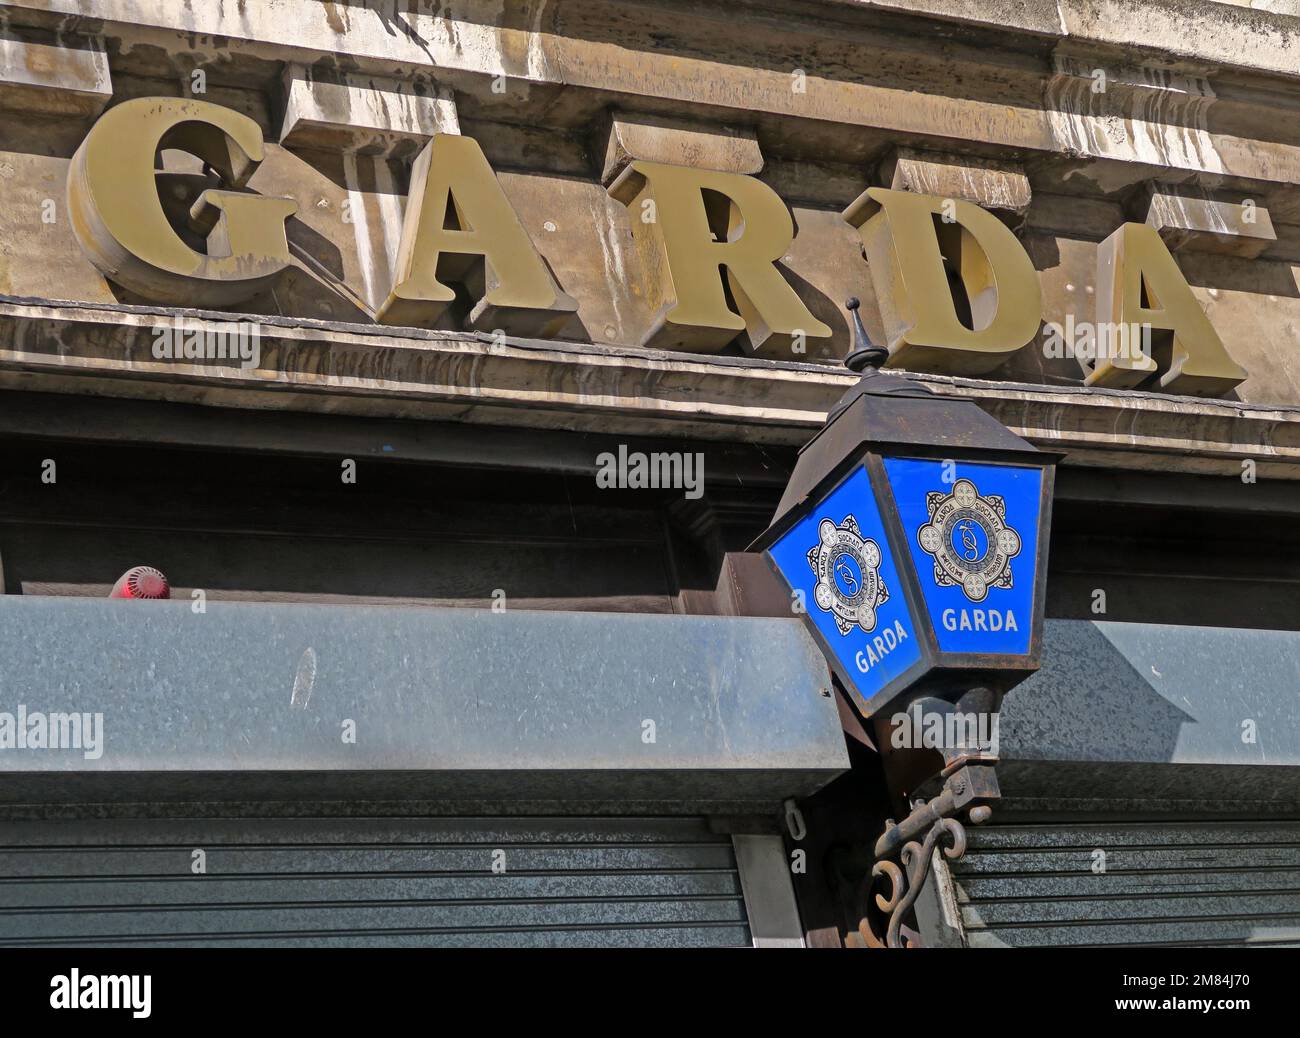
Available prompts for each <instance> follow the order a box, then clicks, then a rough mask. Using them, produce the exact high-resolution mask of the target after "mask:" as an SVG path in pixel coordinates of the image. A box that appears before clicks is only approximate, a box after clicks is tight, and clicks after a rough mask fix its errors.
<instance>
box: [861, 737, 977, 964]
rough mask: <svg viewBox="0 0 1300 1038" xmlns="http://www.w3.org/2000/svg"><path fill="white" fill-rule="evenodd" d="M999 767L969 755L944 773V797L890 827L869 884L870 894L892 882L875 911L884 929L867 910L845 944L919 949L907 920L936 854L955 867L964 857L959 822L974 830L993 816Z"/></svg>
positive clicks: (920, 806) (918, 805)
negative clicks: (882, 880) (938, 850)
mask: <svg viewBox="0 0 1300 1038" xmlns="http://www.w3.org/2000/svg"><path fill="white" fill-rule="evenodd" d="M995 763H996V758H995V757H992V756H985V757H978V756H969V755H968V756H964V757H962V758H961V759H959V760H957V761H954V762H953V763H952V764H951V765H949V766H948V767H947V768H945V769H944V771H943V777H944V782H943V792H941V793H940V794H939V795H938V796H936V797H934V798H933V799H931V800H929V801H928V802H927V801H919V802H917V803H916V805H915V806H914V807H913V809H912V812H911V813H910V814H909V815H908V816H907V817H906V818H904V819H903V820H902V821H901V822H894V821H893V820H892V819H891V820H890V821H889V822H888V823H887V825H886V827H885V831H884V832H883V833H881V835H880V838H879V839H877V840H876V846H875V858H876V861H875V864H874V865H873V866H872V867H871V876H870V878H869V879H867V880H866V882H867V884H868V886H869V888H870V887H872V886H874V884H875V882H876V881H877V880H878V879H879V878H880V877H881V876H884V877H887V878H888V879H889V887H890V889H889V893H888V895H886V894H884V893H881V892H878V893H876V895H875V905H874V907H875V908H876V909H878V910H879V913H880V916H881V917H882V919H883V927H881V925H880V923H881V919H878V918H877V917H876V916H875V915H874V913H873V912H872V911H871V910H870V906H868V911H867V912H866V913H865V914H864V915H863V916H862V919H861V921H860V922H859V923H858V933H857V934H852V935H850V937H849V939H848V941H847V942H846V943H847V944H848V945H849V946H850V947H868V948H915V947H920V945H921V938H920V933H919V932H918V931H917V929H916V927H915V926H914V925H910V923H909V920H911V913H912V906H913V905H914V904H915V903H916V899H917V897H919V896H920V893H921V889H922V887H923V886H924V885H925V881H926V877H927V876H929V874H930V867H931V863H932V861H933V859H934V852H935V849H936V848H937V847H942V849H943V854H944V857H946V858H947V859H948V860H949V861H956V860H957V859H958V858H960V857H961V856H962V855H963V854H965V853H966V829H965V826H964V825H963V824H962V822H961V820H960V817H961V816H963V815H964V816H965V819H966V821H967V822H968V823H969V824H971V825H983V824H984V823H985V822H987V821H988V820H989V818H990V817H991V816H992V814H993V808H992V806H991V804H992V803H993V801H996V800H997V799H998V798H999V796H1000V795H1001V794H1000V793H999V790H998V780H997V775H996V774H995V772H994V770H993V769H994V764H995ZM867 893H868V894H870V889H868V891H867ZM882 932H883V936H882Z"/></svg>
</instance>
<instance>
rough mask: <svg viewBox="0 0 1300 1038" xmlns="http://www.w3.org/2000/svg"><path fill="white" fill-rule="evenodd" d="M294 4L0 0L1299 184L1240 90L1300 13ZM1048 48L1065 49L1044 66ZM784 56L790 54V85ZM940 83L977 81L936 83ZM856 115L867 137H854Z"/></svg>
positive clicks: (35, 15) (650, 96)
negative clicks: (1225, 98) (1105, 71)
mask: <svg viewBox="0 0 1300 1038" xmlns="http://www.w3.org/2000/svg"><path fill="white" fill-rule="evenodd" d="M88 6H89V7H90V8H91V10H92V11H93V15H94V16H93V17H89V16H88V11H87V7H88ZM298 6H300V8H301V16H295V17H294V18H291V19H287V18H286V17H285V15H284V8H283V6H281V5H278V4H272V3H269V2H263V3H257V2H255V0H249V2H247V3H243V4H212V3H207V4H159V3H156V2H152V0H96V2H95V3H94V4H93V5H87V4H86V2H85V0H39V2H26V3H24V2H15V3H6V4H0V10H2V11H4V12H6V13H7V14H8V15H9V17H10V19H11V20H12V21H15V22H17V21H29V22H32V23H34V24H37V25H46V26H50V25H61V24H68V23H72V24H76V25H79V26H82V27H85V28H88V29H93V30H94V31H97V32H103V33H104V35H105V36H107V37H110V38H116V39H118V40H120V41H121V44H120V52H121V53H122V54H123V55H124V56H126V55H129V54H130V53H131V52H132V51H134V50H135V49H136V48H137V47H145V48H150V49H152V48H157V49H158V53H159V54H160V55H167V54H177V55H183V56H184V58H185V60H186V62H191V63H192V62H198V63H201V64H202V63H207V64H210V65H211V66H212V67H213V68H220V67H221V66H222V64H223V63H226V62H232V61H236V60H239V61H242V62H245V63H247V62H254V63H255V62H257V61H259V60H260V61H262V62H264V63H266V64H268V65H271V64H273V65H275V66H276V67H280V65H281V64H282V63H283V62H284V61H294V62H299V63H302V64H305V65H315V64H318V63H319V64H322V65H337V66H338V67H339V68H347V69H353V68H355V69H360V70H362V71H365V72H368V73H370V74H375V75H385V76H395V77H398V78H401V77H406V76H412V75H417V74H422V73H424V74H427V73H429V72H431V71H433V70H436V72H437V74H438V77H439V80H440V82H445V83H446V84H447V85H448V86H449V87H450V88H452V89H455V90H466V91H472V92H477V94H478V96H479V98H480V100H481V101H485V102H486V104H485V107H484V108H483V115H484V116H485V117H487V118H489V119H495V118H501V119H502V120H503V121H507V122H509V121H520V120H522V121H527V120H528V119H529V118H531V117H535V116H536V114H537V112H539V111H540V112H546V113H550V114H552V115H555V116H556V117H557V118H558V117H559V116H558V114H557V113H558V112H559V111H560V110H561V109H568V110H569V112H570V117H571V118H572V119H573V120H574V126H575V128H577V127H581V126H585V125H586V123H587V121H588V119H589V118H590V116H591V114H592V113H591V112H589V111H587V110H586V106H584V105H583V104H581V103H577V104H572V103H571V104H567V105H565V106H559V108H557V107H556V106H555V105H554V103H553V102H554V100H555V94H556V93H557V92H561V91H562V92H564V93H566V94H567V95H569V96H570V97H572V96H573V95H575V94H585V95H588V96H589V100H590V102H591V104H593V105H595V106H596V107H598V108H599V107H607V106H608V105H610V104H611V102H614V103H616V104H617V105H619V106H626V105H631V106H633V107H635V106H637V105H639V104H646V105H650V106H652V107H654V108H655V109H657V110H661V109H663V108H665V107H668V108H675V107H677V106H689V107H690V108H691V109H694V110H697V111H698V110H700V109H703V108H704V107H706V106H707V107H711V108H713V109H714V110H716V111H718V112H731V113H736V114H742V113H743V116H744V118H745V119H746V120H748V121H764V120H766V121H768V122H771V121H778V122H779V121H782V120H797V121H798V124H799V128H800V132H799V134H798V135H797V138H798V139H799V140H806V141H807V142H808V147H810V148H811V149H812V151H813V154H814V155H817V156H824V157H825V158H827V159H828V160H833V161H836V162H845V163H853V162H854V161H860V159H861V157H862V156H861V154H860V153H859V154H855V147H866V148H867V149H868V150H871V149H872V148H874V146H875V145H876V144H878V143H895V144H897V143H900V142H903V141H912V142H917V141H930V142H948V144H950V145H951V146H954V147H955V146H959V145H960V146H962V147H967V146H974V147H976V148H982V149H984V150H988V151H992V152H1001V151H1013V152H1025V151H1027V152H1038V153H1047V154H1064V155H1065V156H1067V157H1068V158H1069V159H1071V160H1072V161H1076V160H1077V161H1080V162H1082V163H1084V164H1087V163H1096V164H1099V166H1100V168H1098V169H1094V170H1087V169H1085V170H1084V171H1083V172H1082V175H1083V176H1085V177H1086V178H1088V179H1091V180H1093V181H1095V182H1096V184H1097V185H1098V186H1099V187H1101V188H1102V189H1103V190H1113V189H1115V188H1116V187H1120V186H1125V185H1128V184H1132V183H1138V182H1140V181H1141V180H1143V179H1146V178H1149V177H1151V176H1155V175H1160V174H1162V173H1167V174H1172V175H1173V176H1174V177H1175V178H1177V179H1185V178H1186V177H1187V176H1188V175H1198V174H1207V175H1210V176H1213V177H1215V178H1224V179H1226V180H1232V181H1237V182H1239V183H1242V184H1245V183H1249V182H1254V183H1255V184H1260V185H1264V184H1282V185H1296V184H1300V147H1297V146H1296V145H1295V144H1294V143H1292V142H1290V141H1289V140H1288V139H1286V138H1279V137H1276V136H1274V135H1272V134H1269V133H1265V132H1261V130H1260V127H1261V126H1267V125H1269V124H1270V123H1272V122H1276V120H1277V119H1279V118H1280V119H1283V120H1284V121H1285V120H1286V119H1290V118H1293V110H1292V109H1289V108H1283V109H1282V110H1283V114H1281V115H1279V114H1278V110H1279V108H1282V105H1283V102H1281V101H1279V100H1278V98H1274V99H1273V100H1263V99H1262V98H1264V97H1266V96H1267V95H1266V94H1265V93H1261V92H1260V91H1259V90H1258V89H1257V88H1258V86H1259V85H1260V84H1261V82H1263V81H1264V80H1269V79H1271V80H1273V81H1275V91H1274V92H1275V93H1277V92H1278V91H1281V92H1282V93H1284V92H1285V91H1287V90H1289V89H1291V88H1292V87H1293V85H1294V83H1295V81H1296V79H1297V77H1300V18H1297V17H1294V16H1291V15H1284V14H1277V13H1274V12H1268V11H1261V10H1255V9H1252V8H1243V7H1236V6H1230V5H1227V4H1220V3H1212V2H1200V0H1146V2H1144V3H1142V4H1140V5H1139V4H1133V3H1131V2H1124V0H1013V2H1007V0H951V2H949V0H819V2H816V3H813V2H808V3H804V4H801V5H797V6H795V5H789V6H782V7H781V8H780V10H779V13H778V10H777V5H775V3H774V4H773V9H772V10H770V11H765V10H764V9H763V8H761V7H759V6H757V5H756V6H752V7H746V8H745V9H744V10H743V11H738V10H735V9H732V8H726V7H718V8H716V9H713V10H711V9H710V8H708V7H707V6H703V5H690V6H687V7H679V6H676V5H673V4H671V3H667V2H664V3H644V4H616V3H611V2H606V0H537V2H536V3H534V4H532V5H529V6H525V5H523V4H522V3H521V4H504V5H503V4H500V3H495V4H490V3H475V2H472V0H471V2H467V3H464V4H458V5H455V6H454V7H453V8H451V9H450V10H444V9H433V8H426V7H424V6H423V5H413V9H407V8H406V7H405V5H400V4H399V5H388V4H376V5H348V4H330V3H324V2H318V0H303V2H302V3H301V5H298ZM828 13H833V14H834V15H835V17H834V18H830V19H828V18H827V17H826V14H828ZM972 34H975V36H977V37H978V38H977V39H976V38H973V37H972ZM940 41H942V44H943V46H942V47H941V48H940V47H937V46H935V45H934V44H936V43H938V42H940ZM992 41H996V45H990V44H991V42H992ZM1058 49H1060V50H1061V51H1062V52H1063V53H1064V52H1068V54H1069V55H1070V59H1071V60H1070V61H1068V62H1065V65H1063V66H1061V67H1056V66H1057V65H1060V63H1059V62H1057V63H1055V64H1054V62H1053V58H1052V55H1053V54H1054V53H1055V52H1056V51H1057V50H1058ZM1094 51H1097V52H1100V53H1106V52H1113V53H1118V52H1119V51H1123V52H1124V54H1125V61H1128V62H1131V61H1132V60H1134V58H1135V57H1136V58H1138V60H1140V61H1144V62H1148V63H1149V64H1150V65H1151V68H1149V69H1139V70H1137V72H1136V74H1134V75H1128V74H1126V73H1118V74H1117V75H1116V77H1115V79H1114V85H1115V89H1114V90H1113V91H1111V92H1110V93H1109V94H1096V93H1094V92H1093V90H1092V85H1093V84H1092V82H1091V80H1090V79H1089V78H1087V77H1088V74H1089V72H1090V69H1089V67H1088V66H1089V65H1090V62H1089V61H1083V62H1082V63H1081V64H1080V63H1079V62H1080V58H1081V57H1082V56H1084V55H1090V54H1092V53H1093V52H1094ZM1099 61H1100V63H1101V64H1102V65H1106V64H1108V62H1106V61H1104V60H1100V59H1099ZM1076 65H1077V69H1076V67H1075V66H1076ZM1066 66H1068V67H1066ZM796 67H798V68H800V69H802V70H803V72H804V73H805V74H806V82H805V87H806V89H803V90H799V91H796V90H793V89H792V87H791V82H792V80H791V76H792V74H793V72H794V71H795V68H796ZM1080 69H1081V70H1083V75H1082V76H1081V75H1078V74H1076V73H1077V71H1078V70H1080ZM1115 71H1117V72H1118V70H1115ZM154 74H157V73H156V72H155V73H154ZM1238 74H1240V76H1242V77H1244V81H1245V82H1248V83H1249V84H1250V85H1251V89H1250V90H1248V91H1246V93H1247V94H1248V95H1249V99H1248V100H1246V101H1243V100H1242V99H1241V98H1234V100H1233V103H1232V105H1226V104H1220V103H1219V101H1218V98H1217V96H1216V93H1215V90H1216V88H1217V85H1218V83H1219V81H1220V80H1221V79H1223V78H1224V77H1225V76H1227V77H1228V78H1231V76H1234V75H1238ZM1210 76H1213V77H1214V83H1215V87H1211V86H1210V79H1209V78H1208V77H1210ZM497 79H502V80H504V81H506V82H509V83H511V84H512V88H511V91H510V92H509V96H504V97H502V98H500V99H499V100H498V101H494V100H493V99H492V97H491V95H490V94H488V92H487V90H486V86H487V83H488V82H489V81H491V80H497ZM942 84H949V85H950V86H951V85H954V84H979V87H978V89H976V88H974V87H970V86H963V87H961V88H959V89H956V90H953V91H951V92H945V90H944V89H943V88H942V86H941V85H942ZM1187 84H1191V85H1190V87H1189V86H1188V85H1187ZM485 95H486V96H485ZM533 96H536V97H537V98H538V99H539V100H538V107H536V108H530V107H529V106H530V103H531V101H530V99H531V98H532V97H533ZM1280 96H1281V94H1278V97H1280ZM1274 101H1277V102H1278V103H1276V104H1275V103H1274ZM1212 105H1216V106H1217V107H1215V108H1214V109H1213V112H1214V115H1213V118H1211V117H1210V114H1209V113H1210V111H1211V106H1212ZM1230 109H1231V110H1230ZM678 114H681V113H680V112H679V113H678ZM764 132H767V133H768V135H769V136H771V137H773V138H776V137H780V136H783V135H787V134H786V133H785V130H784V128H781V129H767V130H765V131H764ZM870 133H879V134H881V135H883V137H882V139H881V140H879V141H877V140H874V139H871V138H870V137H868V138H867V139H865V140H864V139H861V138H862V137H863V135H864V134H870ZM850 135H852V136H850ZM761 136H762V133H760V137H761ZM855 138H857V139H855ZM763 143H764V146H765V147H766V146H767V143H768V142H767V141H766V140H764V141H763ZM774 154H775V150H774ZM1216 182H1217V181H1216Z"/></svg>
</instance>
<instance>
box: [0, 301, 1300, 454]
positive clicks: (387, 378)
mask: <svg viewBox="0 0 1300 1038" xmlns="http://www.w3.org/2000/svg"><path fill="white" fill-rule="evenodd" d="M178 317H180V318H183V319H184V325H183V326H184V328H185V329H186V331H190V330H193V329H196V328H199V329H202V328H206V327H217V325H218V324H219V323H220V322H222V321H229V320H230V319H232V318H231V316H230V315H217V314H211V313H206V314H205V313H200V312H194V311H188V312H187V311H178V310H168V309H161V308H148V307H126V306H108V305H89V304H80V303H45V302H39V301H33V300H23V299H14V298H11V297H0V388H6V389H29V390H37V391H44V392H56V393H86V394H92V395H100V396H113V397H127V398H135V399H151V400H169V401H176V402H184V403H198V404H207V405H213V406H225V407H244V408H268V409H282V410H291V411H304V412H319V413H327V414H352V415H368V416H382V417H388V418H422V419H438V420H444V421H445V420H455V421H464V422H470V423H494V424H502V425H508V426H516V427H523V428H546V429H572V430H584V431H592V432H601V433H609V434H615V435H628V436H669V437H684V438H699V439H704V440H717V441H733V442H734V441H741V442H749V443H772V444H787V445H794V444H800V443H803V442H804V441H806V440H807V439H808V438H809V437H810V436H811V435H812V433H813V432H814V431H815V430H816V429H817V428H818V427H819V426H820V425H821V424H822V422H823V421H824V419H825V415H826V411H827V410H828V409H829V408H830V407H831V406H832V405H833V404H834V403H835V401H836V400H837V399H838V398H839V397H840V395H841V394H842V393H843V392H844V391H845V390H846V389H848V388H849V387H850V386H851V385H852V384H853V382H854V379H855V377H856V376H854V375H851V374H849V373H848V372H845V371H842V370H840V369H837V368H828V367H825V366H820V365H814V364H794V363H789V362H774V361H763V360H755V359H748V358H744V359H742V358H732V357H702V356H698V355H684V354H675V353H666V352H658V351H652V350H639V349H631V348H624V347H612V346H603V345H589V344H581V343H565V342H557V341H539V340H520V339H508V340H505V341H501V340H493V339H492V338H491V337H490V336H481V335H474V334H468V333H452V332H434V331H421V330H417V329H381V328H376V327H373V326H368V325H352V324H332V323H326V322H315V321H301V320H288V319H283V318H259V319H258V321H259V327H260V349H261V366H260V367H255V368H251V369H249V370H244V369H242V368H241V367H240V366H239V365H238V363H237V362H233V363H232V362H230V361H225V360H212V361H201V360H199V361H169V360H158V359H155V357H154V356H153V353H152V347H153V343H154V340H155V334H154V329H155V328H156V327H158V326H159V325H161V324H163V323H165V322H167V321H172V322H175V320H176V319H177V318H178ZM208 322H213V323H211V324H209V323H208ZM909 377H912V378H914V379H916V380H917V381H918V382H922V383H924V384H925V385H927V386H928V387H930V388H931V389H932V390H933V391H934V392H936V393H940V394H952V395H961V396H968V397H970V398H972V399H974V400H975V401H976V402H977V403H979V404H980V406H981V407H983V408H984V409H985V410H987V411H988V412H989V413H990V414H992V415H993V416H994V417H995V418H997V419H998V420H999V421H1001V422H1003V423H1004V424H1006V425H1007V426H1009V427H1010V428H1011V429H1012V430H1014V431H1015V432H1017V433H1018V434H1020V435H1022V436H1024V437H1026V438H1027V439H1029V440H1030V441H1031V442H1033V443H1035V444H1037V445H1038V446H1040V447H1043V448H1045V449H1049V450H1054V451H1060V452H1062V453H1064V454H1065V455H1066V456H1067V459H1068V463H1070V464H1079V465H1102V466H1109V467H1117V468H1131V469H1158V470H1161V471H1182V472H1202V473H1222V474H1226V475H1230V476H1239V475H1240V473H1241V471H1242V463H1243V462H1244V461H1247V460H1253V461H1254V462H1255V463H1256V465H1257V466H1258V474H1259V476H1260V477H1261V478H1286V479H1300V407H1295V406H1278V407H1269V406H1261V405H1257V404H1244V403H1239V402H1236V401H1228V400H1209V399H1201V398H1189V397H1171V396H1163V395H1160V394H1154V393H1143V392H1133V391H1128V392H1125V391H1110V390H1098V389H1085V388H1083V387H1082V386H1031V385H1025V384H1023V383H1012V382H995V381H990V380H984V379H966V378H953V377H943V376H937V375H924V376H923V375H911V376H909Z"/></svg>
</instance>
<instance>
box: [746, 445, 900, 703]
mask: <svg viewBox="0 0 1300 1038" xmlns="http://www.w3.org/2000/svg"><path fill="white" fill-rule="evenodd" d="M769 554H770V556H771V559H772V562H773V563H774V564H775V565H776V567H777V569H779V570H780V572H781V575H782V576H783V577H784V578H785V580H786V582H787V583H788V584H789V585H790V587H791V589H792V590H793V591H794V592H795V593H796V594H797V593H799V592H802V598H803V606H804V608H805V609H806V611H807V614H808V618H809V619H810V620H811V621H812V624H813V627H814V629H815V631H816V633H817V636H818V638H819V640H820V641H821V643H822V646H823V648H824V649H825V650H826V651H828V652H829V653H830V654H831V656H832V657H833V658H834V662H835V663H836V664H837V669H838V670H839V671H840V673H841V674H844V675H848V676H849V677H850V687H855V690H856V691H857V692H858V694H859V695H860V696H861V697H862V698H863V700H869V699H870V698H871V697H872V696H873V695H875V694H876V693H877V692H879V691H880V690H881V689H883V688H884V687H885V686H886V685H887V684H889V683H890V682H891V681H893V680H895V679H896V678H899V677H901V676H902V675H903V674H904V673H905V672H906V671H907V670H908V668H910V667H912V666H913V665H915V664H916V663H918V662H919V661H920V659H921V644H920V638H918V636H917V631H916V626H915V624H914V622H913V620H912V617H911V615H910V614H909V612H908V608H907V600H906V597H905V595H904V590H903V585H902V578H901V575H900V572H899V567H898V565H897V563H896V561H895V559H894V555H893V552H892V551H891V549H890V546H889V538H888V537H887V536H886V534H885V528H884V524H883V522H882V521H881V517H880V513H879V511H878V509H877V507H876V497H875V494H874V493H873V491H872V486H871V479H870V476H869V475H868V473H867V469H866V468H865V466H862V465H859V466H857V467H856V468H854V469H853V470H851V471H850V473H849V475H848V476H847V477H845V479H844V480H843V481H842V482H841V483H840V484H839V485H838V486H837V487H836V488H835V489H834V490H832V491H831V492H830V493H829V494H827V495H825V496H824V497H823V498H822V499H821V500H820V501H818V502H817V503H816V504H815V505H814V506H813V507H812V508H811V509H810V511H809V512H808V514H807V515H805V516H804V517H803V518H802V519H800V520H799V522H798V523H796V524H795V525H794V526H793V527H791V528H790V530H788V531H787V532H786V533H785V534H784V535H783V536H782V537H781V538H780V539H779V540H778V541H777V542H776V543H775V544H773V545H772V547H771V548H770V549H769Z"/></svg>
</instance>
